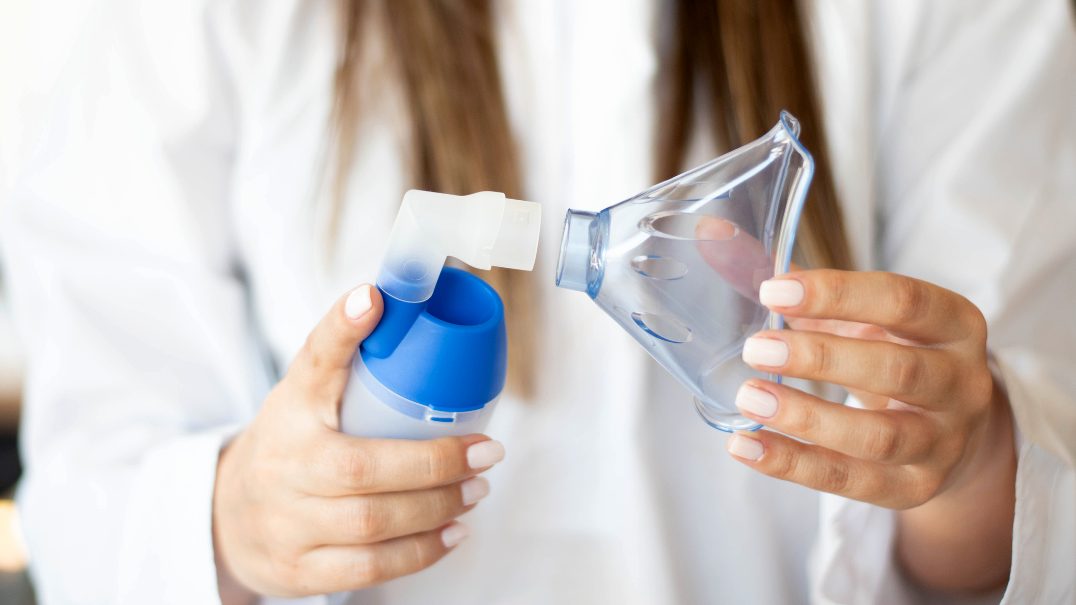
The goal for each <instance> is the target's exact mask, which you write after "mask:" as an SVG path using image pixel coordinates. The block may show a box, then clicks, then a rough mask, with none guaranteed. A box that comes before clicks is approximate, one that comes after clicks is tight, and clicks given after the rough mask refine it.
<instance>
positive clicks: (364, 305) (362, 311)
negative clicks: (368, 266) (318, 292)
mask: <svg viewBox="0 0 1076 605" xmlns="http://www.w3.org/2000/svg"><path fill="white" fill-rule="evenodd" d="M372 287H373V286H371V285H369V284H367V285H364V286H359V287H358V288H355V289H354V290H352V291H351V294H349V295H348V297H347V302H346V303H344V313H347V316H348V317H350V318H351V319H358V318H360V317H362V316H363V315H366V313H367V311H369V310H370V307H373V306H374V303H373V300H371V299H370V288H372Z"/></svg>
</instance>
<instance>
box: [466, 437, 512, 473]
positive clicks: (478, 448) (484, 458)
mask: <svg viewBox="0 0 1076 605" xmlns="http://www.w3.org/2000/svg"><path fill="white" fill-rule="evenodd" d="M501 460H504V445H503V444H502V443H501V442H500V441H483V442H482V443H476V444H474V445H472V446H471V447H469V448H467V465H468V466H470V467H471V468H486V467H487V466H493V465H494V464H497V463H498V462H500V461H501Z"/></svg>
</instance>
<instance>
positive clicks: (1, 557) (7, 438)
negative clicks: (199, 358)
mask: <svg viewBox="0 0 1076 605" xmlns="http://www.w3.org/2000/svg"><path fill="white" fill-rule="evenodd" d="M40 4H43V3H40V2H28V1H26V0H0V220H3V209H4V207H5V206H6V200H7V191H8V188H9V179H10V176H11V174H12V173H13V171H14V170H15V169H16V168H17V166H16V165H15V161H16V160H15V158H16V157H18V156H17V153H16V150H17V149H18V147H19V145H20V143H21V141H23V140H25V135H26V133H25V131H24V129H25V126H24V125H25V124H26V123H27V122H28V120H27V119H26V118H27V117H28V113H30V112H32V111H33V107H34V101H35V99H38V97H37V96H35V92H34V91H35V90H36V91H42V90H44V88H43V86H44V85H47V82H48V78H49V76H48V75H47V74H48V73H55V72H54V71H52V72H50V70H48V68H47V67H46V66H47V65H48V60H47V58H51V57H56V56H58V53H46V54H45V55H40V54H37V47H38V46H41V47H46V46H47V43H46V41H45V40H41V39H36V40H35V37H34V35H33V34H32V32H33V31H34V28H33V26H34V24H35V23H36V22H37V20H38V18H39V17H38V15H40V13H42V12H43V11H42V9H41V7H40V6H39V5H40ZM52 8H55V6H52ZM53 16H54V17H56V15H55V14H54V15H53ZM60 20H61V21H64V20H65V19H64V18H63V17H60ZM68 23H71V21H68ZM51 39H53V40H54V39H56V38H51ZM56 50H59V49H56ZM42 56H44V57H46V60H44V61H42V60H40V59H39V58H38V57H42ZM30 57H34V60H33V61H31V60H30V59H29V58H30ZM22 351H23V347H22V345H21V343H20V342H19V340H18V336H17V335H16V333H15V329H14V326H13V325H12V322H11V313H10V309H9V306H8V300H7V296H6V290H5V288H4V276H3V273H2V272H0V604H3V605H27V604H30V603H34V597H33V591H32V589H31V587H30V582H29V580H28V579H27V577H26V572H25V570H26V557H25V554H24V549H23V547H22V543H21V539H20V537H19V532H18V527H17V525H18V516H17V512H16V509H15V505H14V503H13V501H12V498H13V496H14V491H15V484H16V482H17V481H18V478H19V472H20V466H19V456H18V439H17V429H18V424H19V407H20V401H21V393H22V373H23V368H24V356H23V352H22Z"/></svg>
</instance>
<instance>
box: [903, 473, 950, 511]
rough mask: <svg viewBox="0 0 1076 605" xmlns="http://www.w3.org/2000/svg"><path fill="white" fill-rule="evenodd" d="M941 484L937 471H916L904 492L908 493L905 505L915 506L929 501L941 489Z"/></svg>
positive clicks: (908, 506)
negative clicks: (910, 483)
mask: <svg viewBox="0 0 1076 605" xmlns="http://www.w3.org/2000/svg"><path fill="white" fill-rule="evenodd" d="M942 485H943V481H942V478H941V477H940V476H939V475H938V474H937V473H933V472H922V473H917V474H916V476H915V478H914V479H913V480H912V485H911V487H910V488H909V489H908V490H907V492H906V493H907V494H908V501H907V506H906V507H907V508H915V507H916V506H921V505H923V504H926V503H927V502H930V501H931V500H932V499H933V498H934V496H936V495H938V492H940V491H941V488H942Z"/></svg>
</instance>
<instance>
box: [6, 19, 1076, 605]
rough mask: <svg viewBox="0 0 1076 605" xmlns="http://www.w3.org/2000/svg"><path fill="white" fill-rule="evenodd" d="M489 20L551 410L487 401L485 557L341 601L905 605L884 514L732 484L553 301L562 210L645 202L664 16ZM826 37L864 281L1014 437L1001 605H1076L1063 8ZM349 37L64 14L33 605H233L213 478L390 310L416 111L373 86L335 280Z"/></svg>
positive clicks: (21, 288) (27, 243)
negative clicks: (243, 432)
mask: <svg viewBox="0 0 1076 605" xmlns="http://www.w3.org/2000/svg"><path fill="white" fill-rule="evenodd" d="M498 6H499V12H498V19H499V22H498V23H499V24H498V28H499V34H500V45H501V47H500V48H501V50H500V52H501V59H502V69H503V72H504V76H505V88H506V96H507V99H508V103H509V109H510V114H511V120H512V124H513V128H514V133H515V135H516V137H517V140H518V142H519V144H520V146H521V150H522V158H523V163H524V174H525V181H526V183H525V186H526V193H527V197H528V199H531V200H534V201H537V202H541V203H542V204H543V205H544V206H545V211H544V213H543V216H544V219H543V220H544V221H545V224H544V225H543V232H544V234H543V241H542V243H541V248H540V251H539V261H538V266H537V268H536V271H537V272H538V276H537V277H538V278H539V282H540V284H541V287H540V288H539V292H538V295H537V308H538V310H539V315H540V322H541V325H542V326H543V331H542V334H541V340H540V350H539V358H540V365H539V368H538V371H539V381H538V384H539V393H538V397H537V398H536V400H535V401H533V402H527V403H523V402H519V401H514V400H512V399H511V398H509V399H507V400H504V401H502V403H501V405H500V406H499V408H498V411H497V413H496V415H495V416H494V419H493V423H492V425H491V426H490V429H489V433H490V434H491V435H492V436H493V437H495V438H497V439H500V440H502V441H504V442H505V444H506V446H507V448H508V457H507V459H506V460H505V461H504V462H503V463H502V464H500V465H498V467H497V468H495V469H494V470H492V471H491V472H490V473H489V476H490V478H491V480H492V484H493V492H492V494H491V495H490V496H489V498H487V499H486V500H484V501H483V502H482V503H481V504H480V505H479V506H478V508H477V509H476V510H475V511H474V512H472V513H469V514H468V515H467V522H468V523H469V524H470V525H471V526H472V536H471V538H470V539H468V540H467V541H466V542H465V543H464V544H463V545H461V546H460V547H459V548H458V549H457V550H456V551H455V552H453V553H452V554H451V555H449V556H448V557H447V558H446V559H445V560H443V561H441V562H439V563H438V564H436V565H434V566H433V567H432V568H430V569H428V570H425V571H423V572H420V573H418V574H415V575H413V576H409V577H406V578H401V579H398V580H394V581H392V582H389V583H387V584H385V585H383V586H381V587H378V588H374V589H371V590H367V591H361V592H358V593H354V594H353V595H350V597H349V596H348V595H342V596H341V597H340V599H348V598H350V599H351V600H350V602H352V603H385V604H392V605H396V604H410V603H429V602H432V601H436V602H438V603H460V604H463V603H490V604H493V603H496V604H509V603H512V604H515V603H520V604H529V603H534V604H539V603H618V604H620V603H639V604H647V605H649V604H660V603H688V602H693V603H704V602H715V601H722V602H729V603H737V604H749V603H760V604H768V605H781V604H793V603H803V602H806V601H808V600H809V599H811V600H813V601H814V602H816V603H841V604H846V603H913V602H916V601H917V600H918V599H920V598H922V596H921V595H919V594H917V591H916V590H915V589H914V587H911V586H908V585H907V584H906V583H905V581H904V580H902V579H901V578H900V576H899V572H898V571H897V569H898V568H897V565H896V563H895V561H894V559H893V556H892V540H893V528H894V521H895V513H893V512H892V511H888V510H884V509H880V508H877V507H873V506H870V505H866V504H862V503H856V502H849V501H846V500H843V499H841V498H836V497H831V496H823V497H822V498H821V506H820V505H819V497H818V495H817V494H815V493H813V492H811V491H809V490H807V489H805V488H802V487H799V486H796V485H792V484H789V483H783V482H779V481H776V480H773V479H769V478H767V477H764V476H762V475H760V474H757V473H755V472H754V471H752V470H750V469H748V468H747V467H745V466H743V465H741V464H739V463H737V462H735V461H734V460H732V459H731V458H730V457H729V456H728V455H727V454H726V452H725V435H724V434H722V433H719V432H717V431H714V430H713V429H710V428H708V427H707V426H705V425H704V424H703V423H702V422H701V421H699V420H698V419H697V418H696V415H695V412H694V410H693V409H692V404H691V398H690V395H689V394H688V392H687V391H686V390H685V389H683V388H682V387H681V386H679V385H678V384H677V383H676V382H675V381H674V380H673V379H671V378H670V377H669V376H668V374H667V373H665V372H664V370H662V369H660V367H658V366H657V365H656V364H654V363H653V362H652V361H650V360H649V358H647V357H646V356H645V355H644V352H643V350H642V349H641V348H640V347H638V346H637V345H636V344H634V343H633V342H632V341H631V339H630V337H629V336H628V335H626V334H624V333H622V332H621V331H620V329H619V328H618V327H617V326H616V325H615V324H614V323H613V322H612V321H611V320H610V319H609V318H607V317H605V316H604V315H603V314H602V313H601V311H600V310H599V309H598V308H597V307H596V306H595V305H594V304H593V303H591V302H590V301H589V300H588V299H587V297H585V296H583V295H581V294H579V293H574V292H568V291H562V290H556V289H555V288H554V287H553V283H552V282H553V280H552V271H553V267H554V266H555V261H556V253H557V250H556V248H557V246H556V243H557V239H558V238H557V234H558V233H559V222H560V220H561V218H560V217H561V216H563V213H564V211H565V210H566V209H567V208H568V207H573V208H579V209H587V210H597V209H600V208H603V207H605V206H608V205H610V204H612V203H615V202H617V201H619V200H620V199H623V198H625V197H628V196H629V195H631V194H634V193H635V192H637V191H640V190H642V189H644V188H646V187H647V186H649V185H650V184H652V183H651V174H652V165H651V153H652V149H653V137H654V132H653V127H654V126H653V124H654V94H653V93H654V90H653V86H654V76H655V73H656V69H657V58H656V55H655V51H654V45H653V43H652V38H653V31H654V25H655V21H656V16H655V15H654V14H653V13H654V11H655V5H654V3H653V2H651V1H650V0H621V1H618V2H613V1H606V2H601V1H597V0H586V1H580V0H531V1H524V0H518V1H508V0H506V1H504V2H501V3H499V4H498ZM811 7H812V10H811V12H810V14H811V15H812V23H813V24H814V30H815V33H816V49H815V50H816V55H817V60H818V63H819V71H820V79H821V85H822V90H823V97H824V101H825V114H826V120H827V124H828V125H827V136H828V140H829V144H830V148H831V152H832V155H833V160H834V164H835V171H836V177H837V184H838V189H839V192H840V195H841V198H842V202H843V204H844V211H845V215H846V221H847V224H848V231H849V235H850V237H851V240H852V244H853V249H854V252H855V255H856V258H857V262H858V263H859V266H860V268H871V267H877V268H883V269H887V270H891V271H895V272H898V273H903V274H907V275H912V276H915V277H919V278H922V279H926V280H929V281H931V282H934V283H937V284H939V285H941V286H943V287H946V288H949V289H952V290H955V291H957V292H959V293H961V294H963V295H965V296H967V297H969V298H970V299H971V300H972V301H973V302H975V303H976V304H977V305H978V306H979V307H980V308H981V309H982V311H983V312H984V314H985V315H986V317H987V319H988V320H989V322H990V330H991V332H990V333H991V337H990V347H991V350H992V352H993V354H994V356H995V357H996V359H997V362H998V365H999V370H998V371H999V373H1000V374H1001V376H1002V377H1003V378H1004V381H1005V384H1006V385H1007V388H1008V391H1009V396H1010V399H1011V402H1012V407H1013V411H1014V416H1015V418H1016V421H1017V424H1018V426H1019V429H1020V431H1021V433H1022V436H1023V439H1022V444H1021V447H1020V457H1019V469H1018V477H1017V511H1016V524H1015V527H1014V532H1015V533H1014V546H1013V561H1014V563H1013V571H1012V576H1011V579H1010V582H1009V586H1008V589H1007V593H1006V595H1005V597H1004V601H1003V602H1004V603H1006V604H1016V603H1062V602H1066V603H1071V602H1073V601H1074V599H1076V596H1074V595H1076V586H1074V577H1076V573H1074V572H1076V477H1074V470H1073V468H1074V466H1076V462H1074V461H1076V322H1074V321H1073V320H1072V317H1071V309H1072V304H1073V303H1072V301H1073V300H1074V299H1076V262H1074V260H1073V259H1074V258H1076V203H1073V200H1074V198H1076V112H1074V111H1073V109H1074V108H1076V33H1074V29H1073V26H1072V21H1071V20H1070V18H1069V14H1068V11H1069V7H1068V3H1067V2H1066V0H989V1H988V0H975V1H971V0H967V1H956V0H953V1H947V2H938V1H937V0H891V1H888V2H883V1H881V0H876V1H874V2H866V3H864V2H856V1H854V0H815V1H814V2H813V3H812V4H811ZM332 9H333V2H331V1H330V0H276V1H271V2H270V1H262V2H255V1H253V0H171V1H169V2H148V1H139V0H111V1H108V0H99V1H96V2H83V3H79V4H78V6H77V11H76V14H79V15H81V14H85V15H86V21H85V25H84V26H83V27H82V28H81V30H80V33H79V36H78V37H77V39H76V40H75V41H74V42H71V43H69V44H70V55H69V57H70V59H69V61H68V63H67V64H66V65H65V66H64V68H63V70H62V71H61V72H60V73H58V74H57V75H56V77H55V86H54V90H53V92H52V94H51V95H50V96H49V97H48V98H47V100H43V102H46V103H48V105H47V107H48V109H47V110H46V111H43V112H42V113H44V114H45V115H47V116H48V120H47V121H43V122H42V124H41V125H40V127H39V128H38V129H37V130H33V131H32V132H30V133H29V134H27V136H26V137H25V138H24V140H23V143H22V147H23V152H22V154H21V157H23V158H24V160H23V165H22V166H21V167H20V170H19V177H18V179H17V180H16V181H15V184H14V186H13V188H12V189H11V191H10V192H9V193H10V204H9V207H8V208H7V209H6V212H5V220H4V233H3V241H4V244H5V257H6V258H5V261H6V263H7V271H8V277H9V278H10V280H11V282H12V284H13V294H14V297H15V305H16V311H17V312H18V313H19V316H20V318H21V325H22V328H23V334H24V336H25V339H26V342H27V346H28V349H29V356H30V364H29V375H28V379H27V380H28V382H27V397H26V411H25V413H24V421H23V448H24V454H25V459H26V462H27V463H28V471H27V474H26V476H25V479H24V481H23V483H22V485H21V489H20V491H19V504H20V507H21V512H22V519H23V530H24V533H25V535H26V538H27V543H28V545H29V549H30V554H31V557H32V571H33V574H34V578H35V580H36V584H37V589H38V594H39V598H40V600H41V602H42V603H45V604H46V605H49V604H54V603H185V604H189V603H216V602H219V599H218V597H217V595H216V576H215V568H214V564H213V550H212V540H211V526H210V519H211V516H210V515H211V495H212V489H213V484H214V477H215V469H216V461H217V453H218V451H219V448H220V446H221V444H222V443H223V442H224V440H225V439H227V438H228V436H230V435H232V434H234V433H235V431H237V430H239V429H240V428H241V427H242V426H243V425H245V424H246V423H248V422H249V421H250V420H251V418H252V417H253V416H254V415H255V414H256V413H257V410H258V408H259V406H260V403H261V401H262V399H263V397H264V396H265V394H266V392H267V391H268V388H269V386H270V385H271V383H272V380H273V379H274V378H273V376H274V371H273V370H272V366H273V365H275V366H276V367H278V368H282V369H283V368H286V367H287V365H288V363H289V361H290V359H291V358H292V356H293V355H294V353H295V352H296V351H297V350H298V348H299V347H300V346H301V344H302V342H303V340H304V338H305V337H306V335H307V333H308V332H309V331H310V329H311V328H312V327H313V325H314V324H315V322H316V321H317V320H318V319H319V318H320V317H321V316H322V315H323V314H324V313H325V312H326V310H327V309H328V308H329V306H330V304H331V302H332V301H333V300H335V299H336V298H337V297H338V296H340V295H341V294H342V293H343V292H345V291H346V290H347V289H348V288H350V287H352V286H354V285H355V284H358V283H361V282H372V281H373V278H374V275H375V269H376V267H377V264H378V261H379V258H380V254H381V251H382V249H383V248H384V244H385V241H386V236H387V232H388V228H389V226H390V225H391V222H392V220H393V218H394V215H395V212H396V209H397V204H398V202H399V200H400V198H401V196H402V193H403V191H404V189H405V187H406V178H405V175H406V168H405V164H404V158H405V157H406V154H405V153H404V147H405V145H406V132H405V131H406V127H405V124H404V123H403V122H402V119H401V115H402V111H403V110H402V109H401V103H400V98H399V96H398V92H394V89H393V88H392V87H391V86H385V87H371V88H375V89H374V90H372V91H371V92H370V95H371V98H370V99H368V100H367V104H366V107H367V108H368V109H369V115H370V116H371V117H370V118H369V119H368V120H367V121H366V122H365V124H364V125H363V130H362V132H361V136H360V148H359V153H358V154H357V157H356V160H355V164H354V166H353V170H352V174H351V187H350V194H349V199H348V200H347V204H346V206H345V211H344V213H343V215H342V216H341V217H340V220H339V224H338V226H337V228H338V229H339V231H338V233H339V237H338V243H337V246H336V247H335V249H333V250H327V246H326V241H327V236H326V233H327V229H328V228H329V226H328V224H327V223H328V219H327V217H328V215H329V213H328V211H327V208H328V200H329V191H330V188H329V187H327V185H326V182H327V179H326V176H325V173H326V171H325V166H326V163H327V161H328V160H327V159H326V158H327V152H326V150H327V149H328V147H329V143H330V140H331V137H330V135H329V134H328V131H327V128H326V125H327V123H328V120H329V110H330V102H331V90H332V75H333V67H334V64H335V51H336V48H337V46H336V45H337V39H336V31H337V30H336V26H335V23H334V18H335V13H334V11H333V10H332ZM50 10H54V11H57V12H61V9H60V8H56V7H54V8H52V9H50ZM240 275H243V276H245V281H244V280H243V279H240V277H239V276H240ZM269 360H271V361H272V363H268V361H269ZM812 545H815V546H814V556H811V557H809V554H810V552H811V549H812ZM809 558H810V564H809V565H808V559H809ZM994 600H995V602H996V600H997V598H996V597H995V598H994ZM266 601H267V602H268V601H272V600H266ZM307 601H309V602H311V603H320V602H324V597H316V598H311V599H308V600H307Z"/></svg>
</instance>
